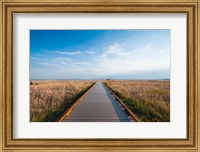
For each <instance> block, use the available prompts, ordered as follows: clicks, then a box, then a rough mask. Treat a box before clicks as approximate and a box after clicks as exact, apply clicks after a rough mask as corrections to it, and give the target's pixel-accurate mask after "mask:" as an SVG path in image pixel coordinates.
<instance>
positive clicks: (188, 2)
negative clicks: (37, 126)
mask: <svg viewBox="0 0 200 152" xmlns="http://www.w3.org/2000/svg"><path fill="white" fill-rule="evenodd" d="M0 12H1V13H0V20H1V24H0V35H1V37H0V47H1V49H0V63H1V67H0V73H1V75H0V121H1V123H0V129H1V131H0V135H1V139H0V150H1V151H36V150H39V151H42V150H43V151H72V150H73V151H83V150H87V151H102V150H107V151H133V150H135V151H152V152H153V151H181V152H183V151H185V152H186V151H191V152H194V151H196V152H197V151H200V148H199V146H200V131H199V127H200V119H199V118H200V110H199V109H200V93H199V89H200V80H199V78H200V75H199V74H200V66H199V65H200V53H199V50H200V44H199V39H200V32H199V31H198V30H199V29H200V15H199V14H200V1H199V0H109V1H106V0H95V1H93V0H29V1H26V0H1V1H0ZM15 13H186V14H187V139H13V91H14V90H13V58H14V56H13V15H14V14H15Z"/></svg>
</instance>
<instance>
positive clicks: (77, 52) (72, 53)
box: [56, 51, 81, 55]
mask: <svg viewBox="0 0 200 152" xmlns="http://www.w3.org/2000/svg"><path fill="white" fill-rule="evenodd" d="M56 53H58V54H66V55H80V54H81V52H80V51H74V52H63V51H56Z"/></svg>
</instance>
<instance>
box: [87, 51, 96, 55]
mask: <svg viewBox="0 0 200 152" xmlns="http://www.w3.org/2000/svg"><path fill="white" fill-rule="evenodd" d="M85 53H86V54H90V55H93V54H95V52H94V51H86V52H85Z"/></svg>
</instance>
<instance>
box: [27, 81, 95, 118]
mask: <svg viewBox="0 0 200 152" xmlns="http://www.w3.org/2000/svg"><path fill="white" fill-rule="evenodd" d="M93 84H94V82H93V81H86V80H85V81H84V80H60V81H53V80H52V81H51V80H31V83H30V121H31V122H49V121H50V122H51V121H55V120H56V119H57V118H58V117H59V116H60V115H62V113H63V112H64V111H65V110H66V109H67V108H68V107H70V106H71V105H72V104H73V102H74V101H75V100H77V98H79V97H80V96H81V95H82V94H83V93H84V92H86V91H87V90H88V89H89V88H90V87H91V86H92V85H93Z"/></svg>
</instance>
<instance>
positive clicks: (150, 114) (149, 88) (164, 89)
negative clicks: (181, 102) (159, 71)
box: [105, 80, 170, 122]
mask: <svg viewBox="0 0 200 152" xmlns="http://www.w3.org/2000/svg"><path fill="white" fill-rule="evenodd" d="M105 84H106V85H107V86H108V87H109V88H110V89H111V90H113V91H114V92H115V93H116V95H118V96H119V97H120V98H121V99H122V101H123V102H124V103H125V104H126V105H127V106H128V107H129V108H130V109H131V110H132V111H133V112H134V113H135V114H136V115H137V116H138V117H139V118H140V119H141V121H147V122H155V121H157V122H168V121H170V81H168V80H166V81H160V80H159V81H150V80H126V81H122V80H121V81H107V82H105Z"/></svg>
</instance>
